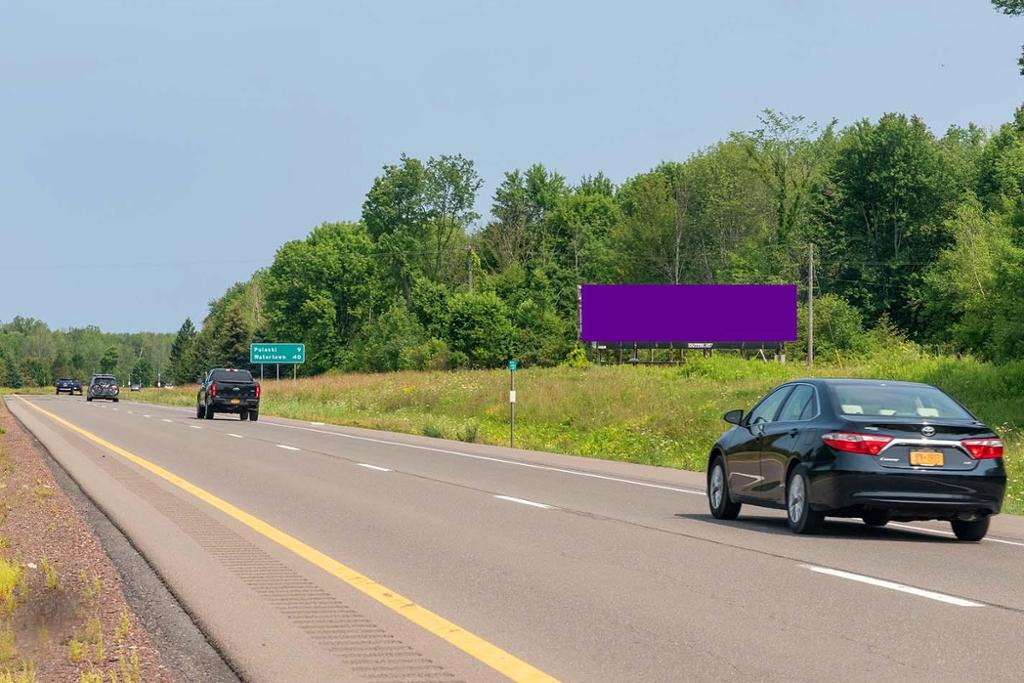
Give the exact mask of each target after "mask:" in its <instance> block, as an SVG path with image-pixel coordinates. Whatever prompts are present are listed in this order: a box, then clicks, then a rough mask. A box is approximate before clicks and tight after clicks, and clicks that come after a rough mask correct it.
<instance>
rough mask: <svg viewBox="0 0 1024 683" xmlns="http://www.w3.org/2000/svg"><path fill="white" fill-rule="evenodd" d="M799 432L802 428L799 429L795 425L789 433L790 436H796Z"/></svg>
mask: <svg viewBox="0 0 1024 683" xmlns="http://www.w3.org/2000/svg"><path fill="white" fill-rule="evenodd" d="M799 433H800V430H799V429H797V428H796V427H793V428H792V429H790V430H789V435H790V436H796V435H797V434H799Z"/></svg>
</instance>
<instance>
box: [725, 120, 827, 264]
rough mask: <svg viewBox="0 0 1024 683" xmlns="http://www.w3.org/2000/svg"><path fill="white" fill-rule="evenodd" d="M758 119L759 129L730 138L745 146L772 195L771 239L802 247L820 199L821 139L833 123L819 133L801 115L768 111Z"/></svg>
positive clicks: (824, 149) (823, 152)
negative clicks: (796, 243) (795, 242)
mask: <svg viewBox="0 0 1024 683" xmlns="http://www.w3.org/2000/svg"><path fill="white" fill-rule="evenodd" d="M758 118H759V120H760V122H761V128H758V129H756V130H753V131H751V132H749V133H746V134H734V135H733V139H735V140H736V141H737V142H739V143H740V145H741V146H742V147H743V150H744V151H745V152H746V154H747V156H748V158H749V160H750V163H751V166H752V168H753V169H754V172H755V173H756V174H757V176H758V177H759V178H760V180H761V182H762V183H764V185H765V187H766V188H767V189H768V192H769V193H770V195H771V197H772V208H773V215H772V216H771V219H772V224H773V228H774V229H773V232H774V235H773V238H774V239H773V241H774V242H777V243H780V244H789V243H791V242H793V241H798V242H800V243H806V241H807V237H808V232H809V224H810V223H811V222H812V221H813V220H814V218H815V214H816V212H817V210H818V206H817V204H818V203H819V201H820V198H821V191H820V190H821V185H822V184H823V182H824V172H825V161H826V154H827V152H828V149H829V146H828V145H827V144H824V143H819V140H831V138H832V137H833V132H832V129H833V127H834V126H835V121H833V122H832V123H831V124H829V125H828V126H827V127H826V128H825V129H824V131H822V130H821V129H820V128H819V126H818V124H817V123H805V122H804V117H803V116H793V115H787V114H781V113H779V112H775V111H772V110H771V109H765V110H764V111H762V112H761V115H760V116H759V117H758Z"/></svg>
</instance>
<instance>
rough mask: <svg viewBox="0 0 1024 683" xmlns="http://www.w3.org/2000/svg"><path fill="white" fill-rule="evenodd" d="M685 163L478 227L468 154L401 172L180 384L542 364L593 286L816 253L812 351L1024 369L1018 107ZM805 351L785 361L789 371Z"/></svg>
mask: <svg viewBox="0 0 1024 683" xmlns="http://www.w3.org/2000/svg"><path fill="white" fill-rule="evenodd" d="M760 121H761V125H760V126H759V127H758V128H757V129H756V130H752V131H747V132H738V133H733V134H732V135H730V136H728V137H727V138H726V139H724V140H722V141H720V142H718V143H716V144H713V145H711V146H710V147H708V148H706V149H704V150H701V151H700V152H698V153H696V154H694V155H692V156H691V157H689V158H688V159H686V160H684V161H670V162H665V163H662V164H660V165H658V166H657V167H655V168H653V169H651V170H649V171H647V172H644V173H640V174H638V175H636V176H634V177H632V178H629V179H627V180H625V182H623V183H622V184H621V185H616V184H614V183H613V182H612V181H611V180H610V179H609V178H608V177H606V176H605V175H603V174H602V173H595V174H594V175H592V176H585V177H583V178H581V179H580V180H579V181H577V182H575V183H572V182H569V181H568V180H567V179H566V178H565V177H563V176H562V175H560V174H559V173H557V172H555V171H553V170H550V169H548V168H545V167H544V166H542V165H539V164H538V165H534V166H532V167H530V168H527V169H525V170H523V169H516V170H512V171H509V172H507V173H505V175H504V178H503V179H502V181H501V183H500V185H499V186H498V188H497V189H496V191H495V193H494V196H493V198H492V199H491V206H490V213H489V216H487V218H486V219H481V216H480V215H479V214H478V213H477V212H476V205H477V193H478V191H479V188H480V186H481V180H480V178H479V176H478V174H477V172H476V170H475V168H474V165H473V163H472V161H470V160H468V159H466V158H464V157H463V156H461V155H452V156H441V157H438V158H431V159H428V160H426V161H422V160H420V159H416V158H412V157H408V156H402V157H401V158H400V159H399V160H398V161H397V163H395V164H390V165H387V166H385V167H384V168H383V172H382V173H381V175H380V176H378V177H377V178H376V179H375V180H374V181H373V183H372V185H371V187H370V189H369V191H368V192H367V194H366V198H365V201H364V203H363V211H362V216H361V219H360V220H359V221H353V222H339V223H325V224H323V225H320V226H319V227H317V228H315V229H314V230H313V231H312V232H311V233H310V234H309V235H308V237H306V238H305V239H302V240H295V241H291V242H288V243H286V244H285V245H283V246H282V247H281V248H280V249H279V250H278V252H277V254H276V256H275V258H274V261H273V264H272V265H271V266H270V267H268V268H266V269H263V270H260V271H258V272H256V273H255V274H254V275H253V276H252V277H251V279H249V280H248V281H246V282H242V283H239V284H236V285H235V286H233V287H232V288H230V289H229V290H228V291H227V292H226V293H225V294H224V295H223V296H222V297H220V298H219V299H217V300H215V301H214V302H212V304H211V306H210V313H209V315H208V316H207V318H206V319H205V320H204V321H203V324H202V328H201V330H198V331H197V330H196V329H195V327H194V326H193V324H192V322H191V321H186V322H185V324H184V325H183V326H182V329H181V330H180V331H179V333H178V336H177V339H176V340H175V342H174V344H173V347H172V350H171V359H170V360H171V367H172V368H173V369H174V376H175V379H177V380H178V381H186V380H193V379H195V377H196V375H198V374H199V372H201V369H202V368H205V367H209V366H211V365H219V364H226V365H236V366H244V365H246V364H247V361H248V344H249V343H250V342H251V341H291V342H305V343H306V345H307V363H306V365H305V366H303V367H302V369H301V370H300V372H302V373H304V374H314V373H320V372H325V371H328V370H335V369H337V370H370V371H388V370H398V369H406V368H457V367H494V366H497V365H499V364H501V363H503V362H504V360H505V359H506V358H508V357H510V356H515V357H517V358H519V359H520V360H521V361H522V362H524V363H527V364H540V365H551V364H557V363H559V362H561V361H562V360H563V359H565V358H566V356H567V354H569V352H570V351H571V350H572V349H573V347H574V345H575V343H576V342H575V340H576V337H577V285H579V284H581V283H585V282H609V283H626V282H637V283H644V282H661V283H686V282H718V283H747V282H767V283H778V282H797V283H801V286H802V287H803V286H804V283H805V281H806V278H807V263H808V256H809V253H810V252H811V251H812V249H813V252H814V253H815V258H816V260H817V262H816V268H815V271H816V283H815V285H816V289H817V293H818V296H819V297H820V298H819V299H818V305H817V306H816V313H817V317H816V320H817V331H818V334H817V342H818V344H819V345H820V347H821V348H824V349H826V350H828V351H831V350H835V351H837V352H847V353H849V352H853V353H856V352H859V351H862V350H867V349H868V348H869V347H870V346H871V345H873V344H874V345H877V344H883V343H888V342H889V341H891V340H892V338H893V337H903V338H905V339H908V340H909V341H910V342H913V343H926V344H929V345H932V346H935V347H938V348H940V349H942V350H946V351H950V352H952V351H957V352H969V353H974V354H977V355H980V356H982V357H985V358H989V359H993V360H1004V359H1007V358H1012V357H1018V356H1020V355H1021V353H1022V352H1024V322H1021V315H1020V313H1021V311H1022V310H1024V301H1022V300H1021V299H1022V298H1024V287H1021V286H1020V284H1021V283H1020V282H1018V281H1019V280H1024V109H1021V110H1018V111H1017V112H1016V114H1015V115H1014V118H1013V120H1012V121H1011V122H1009V123H1006V124H1005V125H1003V126H1001V127H999V128H998V129H997V130H994V131H988V130H984V129H981V128H979V127H977V126H974V125H967V126H964V127H960V126H953V127H951V128H950V129H949V130H947V131H945V133H943V134H941V135H938V134H936V133H935V132H933V131H932V130H930V129H929V128H928V127H927V126H926V124H925V123H924V122H923V121H922V120H920V119H919V118H917V117H913V116H905V115H902V114H887V115H885V116H883V117H881V118H880V119H879V120H877V121H868V120H862V121H858V122H856V123H854V124H852V125H850V126H847V127H845V128H842V129H838V128H837V125H836V124H835V123H834V122H833V123H830V124H828V125H825V126H819V125H816V124H812V123H808V122H806V121H805V120H804V119H803V118H802V117H798V116H787V115H783V114H779V113H776V112H772V111H765V112H764V113H763V114H762V116H761V117H760ZM800 352H801V349H800V346H799V345H794V348H793V349H791V350H790V354H791V355H797V356H798V355H799V353H800Z"/></svg>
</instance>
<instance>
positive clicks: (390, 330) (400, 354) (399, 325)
mask: <svg viewBox="0 0 1024 683" xmlns="http://www.w3.org/2000/svg"><path fill="white" fill-rule="evenodd" d="M423 341H424V332H423V328H422V327H421V326H420V324H419V323H418V322H416V319H415V318H414V317H413V316H412V314H410V313H409V309H408V307H406V306H405V304H404V302H401V301H399V302H396V303H394V304H393V305H392V306H391V307H390V308H388V309H387V310H386V311H384V313H383V314H381V315H380V316H378V317H377V318H376V319H375V320H373V321H372V322H370V323H368V324H367V325H366V326H365V327H364V329H363V332H362V349H361V352H360V354H359V361H358V369H363V370H372V371H375V372H390V371H394V370H408V369H410V368H412V367H414V360H413V355H412V352H413V350H414V349H416V348H417V347H418V346H419V345H420V344H421V343H423Z"/></svg>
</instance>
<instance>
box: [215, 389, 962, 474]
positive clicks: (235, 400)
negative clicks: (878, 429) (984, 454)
mask: <svg viewBox="0 0 1024 683" xmlns="http://www.w3.org/2000/svg"><path fill="white" fill-rule="evenodd" d="M241 402H242V401H241V400H240V399H237V398H233V399H231V405H235V404H236V403H241ZM939 460H942V453H939ZM939 464H940V465H941V464H942V463H939Z"/></svg>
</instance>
